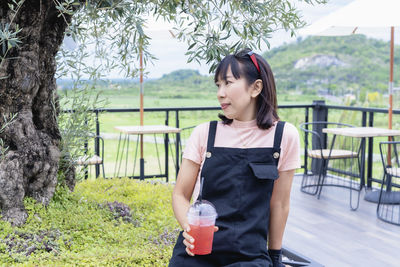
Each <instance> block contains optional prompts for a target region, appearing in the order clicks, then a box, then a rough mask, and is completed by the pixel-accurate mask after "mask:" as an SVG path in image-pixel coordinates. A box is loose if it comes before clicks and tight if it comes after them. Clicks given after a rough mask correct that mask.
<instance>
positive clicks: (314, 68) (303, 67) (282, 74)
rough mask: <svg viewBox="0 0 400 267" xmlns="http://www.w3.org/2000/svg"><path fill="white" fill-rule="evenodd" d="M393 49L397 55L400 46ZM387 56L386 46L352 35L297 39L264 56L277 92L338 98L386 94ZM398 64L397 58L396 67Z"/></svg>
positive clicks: (387, 78) (383, 43) (381, 42)
mask: <svg viewBox="0 0 400 267" xmlns="http://www.w3.org/2000/svg"><path fill="white" fill-rule="evenodd" d="M395 49H396V50H397V52H400V50H399V46H396V47H395ZM389 52H390V47H389V43H386V42H383V41H380V40H376V39H369V38H367V37H365V36H364V35H352V36H344V37H309V38H306V39H304V40H302V39H300V38H299V39H298V41H297V42H295V43H290V44H285V45H282V46H280V47H277V48H274V49H272V50H270V51H268V52H266V53H264V54H263V56H264V57H265V58H266V59H267V61H268V62H269V64H270V65H271V68H272V70H273V73H274V76H275V79H276V83H277V88H278V90H284V91H290V90H296V91H302V92H303V93H318V92H320V93H321V92H325V93H329V94H333V95H338V96H340V95H344V94H346V93H353V94H356V95H357V94H365V92H372V91H378V92H381V93H384V92H386V90H387V86H388V81H389ZM399 63H400V57H399V56H397V57H395V65H396V66H399ZM397 76H398V75H397Z"/></svg>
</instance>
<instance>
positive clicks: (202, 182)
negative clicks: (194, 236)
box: [198, 177, 204, 216]
mask: <svg viewBox="0 0 400 267" xmlns="http://www.w3.org/2000/svg"><path fill="white" fill-rule="evenodd" d="M203 184H204V177H201V179H200V192H199V198H198V201H199V203H200V204H201V202H202V200H203ZM199 215H200V216H201V209H200V210H199Z"/></svg>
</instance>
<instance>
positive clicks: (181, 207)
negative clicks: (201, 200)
mask: <svg viewBox="0 0 400 267" xmlns="http://www.w3.org/2000/svg"><path fill="white" fill-rule="evenodd" d="M199 170H200V165H199V164H197V163H195V162H194V161H191V160H189V159H183V160H182V164H181V167H180V169H179V173H178V178H177V179H176V184H175V188H174V191H173V192H172V208H173V209H174V213H175V217H176V219H177V220H178V223H179V224H180V225H181V227H182V229H183V230H185V231H186V228H187V227H188V223H187V218H186V213H187V211H188V209H189V206H190V198H191V197H192V193H193V189H194V186H195V184H196V179H197V175H198V173H199Z"/></svg>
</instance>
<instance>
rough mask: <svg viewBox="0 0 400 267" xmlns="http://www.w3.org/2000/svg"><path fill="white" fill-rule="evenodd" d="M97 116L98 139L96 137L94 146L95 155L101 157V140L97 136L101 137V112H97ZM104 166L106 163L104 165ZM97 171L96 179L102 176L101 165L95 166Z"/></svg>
mask: <svg viewBox="0 0 400 267" xmlns="http://www.w3.org/2000/svg"><path fill="white" fill-rule="evenodd" d="M95 115H96V137H95V139H94V140H95V141H94V142H95V144H94V153H95V154H96V156H100V140H99V138H97V136H99V135H100V124H99V111H98V110H95ZM103 164H104V163H103ZM95 170H96V178H98V177H99V175H100V165H99V164H96V165H95Z"/></svg>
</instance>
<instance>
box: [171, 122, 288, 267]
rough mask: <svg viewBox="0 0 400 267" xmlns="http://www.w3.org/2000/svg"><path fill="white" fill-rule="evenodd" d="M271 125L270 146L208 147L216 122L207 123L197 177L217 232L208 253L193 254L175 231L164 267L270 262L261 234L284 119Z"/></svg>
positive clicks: (249, 266) (264, 266)
mask: <svg viewBox="0 0 400 267" xmlns="http://www.w3.org/2000/svg"><path fill="white" fill-rule="evenodd" d="M276 127H277V128H276V131H275V136H274V147H268V148H245V149H244V148H231V147H214V140H215V133H216V128H217V122H216V121H212V122H211V123H210V130H209V133H208V143H207V152H206V159H205V162H204V165H203V168H202V171H201V177H204V185H203V199H205V200H208V201H210V202H211V203H213V204H214V205H215V207H216V209H217V213H218V218H217V221H216V225H217V226H218V227H219V231H218V232H215V233H214V241H213V247H212V253H211V254H209V255H195V256H194V257H193V256H189V255H188V254H187V253H186V251H185V249H186V247H185V245H184V244H183V239H184V238H183V236H182V232H181V233H180V234H179V236H178V240H177V242H176V245H175V247H174V251H173V254H172V258H171V260H170V263H169V266H170V267H197V266H198V267H207V266H210V267H211V266H213V267H214V266H215V267H221V266H225V267H256V266H257V267H258V266H259V267H269V266H272V263H271V259H270V258H269V256H268V250H267V236H268V225H269V213H270V200H271V194H272V189H273V185H274V180H276V179H277V178H278V169H277V166H278V161H279V157H280V150H281V149H280V145H281V140H282V133H283V127H284V122H281V121H280V122H278V123H277V124H276ZM189 234H190V232H189Z"/></svg>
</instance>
